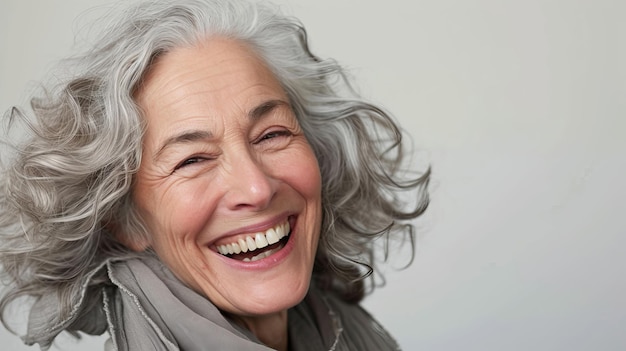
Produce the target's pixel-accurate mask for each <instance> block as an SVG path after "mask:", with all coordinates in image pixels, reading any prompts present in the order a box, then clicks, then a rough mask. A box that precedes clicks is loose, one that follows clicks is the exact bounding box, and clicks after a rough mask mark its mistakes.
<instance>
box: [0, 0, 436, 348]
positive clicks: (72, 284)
mask: <svg viewBox="0 0 626 351" xmlns="http://www.w3.org/2000/svg"><path fill="white" fill-rule="evenodd" d="M103 33H104V34H103V35H102V36H101V37H100V39H99V40H98V41H97V42H96V45H95V46H94V47H93V48H92V49H90V50H89V51H87V52H85V53H84V54H83V55H81V56H77V57H74V58H72V59H70V60H68V61H67V64H68V65H70V66H71V68H72V71H73V72H75V74H74V75H73V76H71V77H69V78H68V79H67V80H65V81H62V82H60V83H59V84H58V85H57V87H56V88H53V89H50V90H49V91H47V92H46V93H45V94H44V95H43V97H40V98H35V99H33V100H32V102H31V105H32V112H33V116H34V118H32V119H31V118H29V116H26V113H25V112H21V110H17V109H13V110H12V111H9V113H8V114H7V116H8V117H7V120H15V121H23V122H25V123H26V125H27V127H28V130H29V132H30V135H31V136H30V138H29V139H28V140H27V141H26V142H25V143H22V144H20V145H18V146H15V148H14V151H15V153H14V157H13V159H12V160H10V162H7V163H6V164H4V165H3V170H2V171H3V174H2V177H1V181H0V182H1V183H0V234H1V235H2V248H1V249H0V263H1V264H2V267H3V270H4V272H3V273H4V278H5V282H6V283H7V284H8V286H9V290H8V291H7V292H6V293H5V294H4V296H3V297H2V299H1V300H0V312H1V313H2V320H3V323H5V325H6V320H5V318H4V312H5V311H6V310H7V307H8V305H9V304H10V303H11V302H13V301H15V300H16V299H18V298H20V297H33V298H34V299H42V298H44V297H50V296H53V297H54V298H55V299H56V300H57V301H58V305H59V309H58V314H57V315H52V316H51V317H50V318H51V320H50V325H53V324H54V323H58V322H59V321H62V320H64V319H66V318H68V316H69V315H71V313H72V308H74V307H75V306H76V304H77V303H78V301H79V300H80V295H81V291H82V287H83V286H85V285H86V284H90V286H91V288H94V289H95V288H97V287H98V285H99V284H104V283H105V280H106V277H96V278H95V279H92V280H89V273H90V272H92V271H93V270H94V269H95V268H96V267H98V266H100V265H101V264H102V262H104V261H105V260H107V259H109V258H112V257H125V256H131V255H136V253H133V252H132V251H131V250H128V249H127V248H126V247H124V245H122V244H121V243H120V242H119V240H118V238H116V236H115V233H119V232H123V233H130V234H128V235H130V237H128V238H127V240H130V241H132V240H133V236H135V238H137V237H141V236H145V235H149V233H147V232H146V230H145V228H144V225H143V224H142V221H141V218H140V217H139V216H138V215H137V213H136V211H135V210H134V207H133V204H132V201H131V192H132V185H133V177H134V174H135V173H136V171H137V169H138V167H139V164H140V160H141V140H142V135H143V122H142V117H141V111H140V109H139V108H138V107H137V105H136V103H135V102H134V100H133V94H134V93H135V92H136V90H137V89H138V88H139V87H140V85H141V82H142V78H143V77H144V76H145V74H146V72H147V71H148V70H149V69H150V67H151V64H152V63H153V62H154V61H155V60H158V57H159V56H160V55H162V54H164V53H167V52H168V51H171V50H173V49H175V48H177V47H181V46H191V45H194V44H197V43H199V42H201V41H206V40H207V39H208V38H211V37H224V38H232V39H234V40H238V41H241V42H243V43H246V44H247V45H249V46H250V47H251V48H252V49H253V50H254V51H255V52H256V53H257V54H258V55H259V56H260V57H261V58H262V59H263V60H264V61H265V62H266V64H267V65H268V67H269V68H270V69H271V70H272V71H273V73H274V74H275V75H276V76H277V78H278V80H279V81H280V82H281V84H282V86H283V88H284V89H285V91H286V92H287V94H288V96H289V99H290V102H291V104H292V107H293V108H294V110H295V113H296V116H297V118H298V120H299V123H300V125H301V126H302V128H303V130H304V131H305V134H306V137H307V139H308V141H309V143H310V144H311V146H312V148H313V150H314V152H315V154H316V156H317V159H318V162H319V165H320V170H321V174H322V186H323V189H322V202H323V204H322V206H323V223H322V233H321V236H320V243H319V249H318V254H317V258H316V264H315V268H314V277H315V279H317V280H318V283H319V284H320V285H321V286H322V287H325V288H329V289H333V290H335V291H337V292H338V293H340V294H341V295H342V296H343V297H344V299H346V300H352V301H359V300H360V299H361V298H362V297H363V294H364V292H365V290H366V286H365V285H364V280H365V278H366V277H368V276H370V274H371V273H372V271H373V269H374V267H375V262H376V258H377V256H376V255H378V254H380V253H378V251H377V250H375V247H374V240H375V239H379V238H382V239H383V242H385V243H386V242H388V241H390V240H392V239H393V238H404V239H407V240H408V242H409V243H410V245H411V248H413V246H414V237H415V234H414V226H413V225H412V224H411V223H410V220H412V219H414V218H416V217H418V216H419V215H420V214H422V213H423V212H424V211H425V209H426V207H427V205H428V194H427V189H426V187H427V184H428V179H429V174H430V172H429V170H427V171H426V172H424V173H423V174H421V175H418V176H414V177H413V178H410V177H406V173H403V168H402V167H403V166H404V153H403V149H402V146H403V143H402V132H401V130H400V129H399V127H398V126H397V124H396V123H395V122H394V120H393V119H392V118H391V117H390V116H389V115H388V114H387V113H385V112H384V111H383V110H382V109H380V108H378V107H376V106H374V105H372V104H370V103H368V102H367V101H364V100H363V99H361V98H360V97H359V96H358V94H356V93H355V92H354V90H353V89H352V87H351V86H350V83H349V80H348V79H347V78H346V76H345V73H344V70H343V69H342V68H341V66H339V65H338V64H337V63H336V62H335V61H333V60H325V59H320V58H318V57H317V56H315V55H313V54H312V53H311V52H310V50H309V48H308V43H307V37H306V32H305V30H304V28H303V27H302V25H301V24H300V23H299V22H298V21H297V20H295V19H293V18H290V17H286V16H283V15H282V14H280V12H279V11H277V9H276V8H274V7H272V6H269V5H262V4H258V3H257V4H254V3H245V2H240V1H232V0H187V1H172V0H168V1H155V2H146V3H142V4H139V5H137V6H134V7H132V8H131V10H128V11H126V12H124V13H122V14H121V16H120V17H119V18H118V20H117V21H116V22H114V23H113V24H112V25H110V26H109V28H108V29H107V30H105V31H104V32H103ZM15 121H14V122H15ZM406 192H410V193H411V194H413V195H414V198H413V200H414V202H415V204H414V205H413V206H411V207H410V208H408V209H407V208H405V207H407V206H406V204H405V202H404V201H401V198H400V196H401V194H403V193H406ZM382 254H383V259H384V258H386V257H387V254H388V252H387V247H386V246H385V247H384V248H383V252H382ZM373 287H374V284H370V286H369V288H370V289H373ZM90 298H91V297H90V296H87V299H88V300H87V301H86V302H84V303H83V305H84V306H92V305H94V304H95V303H96V301H94V300H93V298H91V299H92V300H89V299H90ZM81 308H82V310H81V311H79V313H87V311H88V309H89V308H88V307H81ZM62 328H63V329H66V330H68V331H70V332H72V331H75V330H85V329H84V326H79V325H77V324H76V323H74V324H66V325H63V326H62ZM81 328H82V329H81ZM60 331H61V330H56V331H53V332H52V333H51V335H56V334H58V333H59V332H60ZM54 333H56V334H54ZM52 338H53V336H52ZM50 342H52V339H44V340H43V341H41V344H42V346H45V345H46V344H47V345H49V344H50Z"/></svg>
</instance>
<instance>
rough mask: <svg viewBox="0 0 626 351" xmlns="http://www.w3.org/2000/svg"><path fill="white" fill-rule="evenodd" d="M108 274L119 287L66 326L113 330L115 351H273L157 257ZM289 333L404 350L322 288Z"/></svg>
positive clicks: (334, 343) (296, 338) (297, 342)
mask: <svg viewBox="0 0 626 351" xmlns="http://www.w3.org/2000/svg"><path fill="white" fill-rule="evenodd" d="M102 269H106V271H107V274H108V278H109V280H110V282H111V283H112V284H108V285H106V286H105V287H104V288H102V289H101V290H100V291H101V293H100V297H101V303H100V304H99V306H94V307H93V308H90V309H87V311H91V312H90V313H89V314H88V315H81V316H75V317H74V320H72V321H66V324H67V323H69V322H71V323H72V325H74V326H76V325H79V326H80V328H81V329H80V330H83V331H86V332H89V333H92V334H100V333H102V332H103V329H108V332H109V334H110V335H111V339H110V340H109V341H108V342H107V345H105V349H106V350H107V351H109V350H118V351H148V350H150V351H178V350H184V351H200V350H242V351H248V350H249V351H269V350H272V349H271V348H269V347H267V346H265V345H263V344H262V343H261V342H260V341H259V340H258V339H257V338H256V337H255V336H254V335H253V334H252V333H251V332H250V331H248V330H247V329H245V328H242V327H240V326H239V325H237V324H235V323H233V322H231V321H230V320H229V319H228V318H226V317H225V316H224V315H223V314H222V313H221V312H220V311H219V310H218V309H217V307H215V306H214V305H213V304H212V303H211V302H210V301H209V300H208V299H206V298H205V297H203V296H202V295H200V294H198V293H196V292H195V291H193V290H192V289H190V288H188V287H187V286H185V285H184V284H183V283H182V282H181V281H180V280H178V279H177V278H176V277H175V276H174V275H173V273H172V272H171V271H170V270H169V269H167V268H166V267H165V266H164V265H163V264H162V263H161V262H160V261H159V260H158V259H156V258H153V257H144V258H135V259H129V260H123V261H110V262H107V263H106V267H102ZM86 292H87V289H86V288H85V291H83V294H85V293H86ZM84 300H86V299H84ZM87 300H88V299H87ZM36 315H37V313H35V316H33V314H31V320H30V321H29V335H30V336H31V337H30V339H29V336H28V335H27V337H26V338H25V342H27V343H33V342H39V341H37V340H36V338H33V337H32V335H38V334H42V330H44V329H43V326H42V325H38V324H37V320H35V321H33V319H32V318H33V317H37V316H36ZM105 316H106V318H105ZM48 329H49V328H48ZM48 329H46V330H48ZM288 331H289V350H290V351H314V350H315V351H319V350H334V351H345V350H363V351H369V350H376V351H384V350H399V346H398V344H397V343H396V341H395V340H394V339H393V338H392V337H391V336H390V335H389V334H388V333H387V332H386V331H385V330H384V328H383V327H382V326H381V325H380V324H378V323H377V322H376V321H375V320H374V319H373V318H372V317H371V316H370V315H369V314H368V313H367V312H366V311H365V310H363V309H362V308H361V307H360V306H359V305H356V304H347V303H345V302H343V301H342V300H340V299H339V298H337V297H336V296H334V294H332V293H330V292H320V291H319V290H318V289H316V288H315V287H314V286H312V287H311V288H310V289H309V292H308V294H307V296H306V297H305V299H304V300H303V301H302V302H301V303H300V304H298V305H297V306H295V307H293V308H291V309H290V310H289V311H288ZM29 341H30V342H29Z"/></svg>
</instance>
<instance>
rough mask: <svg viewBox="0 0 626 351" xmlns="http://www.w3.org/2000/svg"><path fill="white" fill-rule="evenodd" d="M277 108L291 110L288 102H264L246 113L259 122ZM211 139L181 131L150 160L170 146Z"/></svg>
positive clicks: (207, 134) (200, 132)
mask: <svg viewBox="0 0 626 351" xmlns="http://www.w3.org/2000/svg"><path fill="white" fill-rule="evenodd" d="M279 106H286V107H289V108H291V105H290V104H289V103H288V102H286V101H283V100H268V101H264V102H262V103H261V104H260V105H258V106H256V107H255V108H253V109H252V110H250V111H249V112H248V119H250V120H252V121H256V120H259V119H260V118H261V117H263V116H265V115H267V114H268V113H269V112H270V111H272V110H274V109H275V108H277V107H279ZM211 138H213V133H211V132H209V131H206V130H199V129H196V130H186V131H183V132H182V133H180V134H177V135H174V136H171V137H169V138H167V139H166V140H165V141H164V142H163V143H162V144H161V147H159V149H158V151H157V152H155V153H154V156H153V157H152V158H153V159H154V160H156V159H158V158H159V157H160V156H161V154H162V153H163V151H165V149H167V148H168V147H170V146H172V145H175V144H186V143H192V142H197V141H202V140H210V139H211Z"/></svg>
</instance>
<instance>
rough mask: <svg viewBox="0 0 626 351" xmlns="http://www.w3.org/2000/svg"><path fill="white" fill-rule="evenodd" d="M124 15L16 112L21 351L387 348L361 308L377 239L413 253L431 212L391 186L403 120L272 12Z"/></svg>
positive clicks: (194, 10) (7, 216) (2, 224)
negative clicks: (19, 127)
mask: <svg viewBox="0 0 626 351" xmlns="http://www.w3.org/2000/svg"><path fill="white" fill-rule="evenodd" d="M122 13H124V14H125V15H121V17H120V19H119V20H118V21H117V22H114V24H113V25H112V26H111V28H108V29H106V30H105V32H104V33H105V34H104V35H103V36H102V37H101V38H100V39H99V40H98V41H97V42H96V44H95V46H94V47H93V48H92V49H90V50H88V51H87V53H85V54H84V55H82V56H77V57H76V58H74V59H72V60H71V61H69V62H70V63H71V67H72V69H73V70H74V73H73V74H72V78H71V79H68V81H66V82H62V83H61V84H60V85H59V86H58V87H53V88H52V89H50V91H51V93H49V94H46V95H45V96H44V97H43V98H35V99H33V111H32V112H33V117H34V118H32V119H31V118H29V115H28V113H27V112H22V111H21V110H19V109H14V110H13V113H12V114H11V115H12V117H13V118H11V120H12V121H13V123H18V122H19V121H20V120H21V121H24V122H26V125H27V126H28V127H29V128H30V132H31V137H30V138H29V139H28V140H27V141H26V142H25V143H23V144H20V143H16V144H15V145H14V147H15V148H14V150H15V153H14V154H13V159H12V162H11V163H9V164H8V165H7V167H6V169H5V170H4V171H5V174H6V177H4V178H3V179H2V187H1V191H0V206H1V208H0V230H1V233H2V235H3V237H2V240H3V246H2V251H0V262H1V263H2V265H3V268H4V274H5V276H6V278H7V279H8V281H9V282H10V290H9V291H8V293H7V294H6V295H4V296H3V298H2V300H1V303H0V310H1V311H2V312H5V311H6V308H7V306H8V305H9V304H11V303H12V302H14V301H16V299H18V298H19V297H23V296H28V297H33V298H35V304H34V305H33V306H32V308H31V314H30V321H29V329H28V332H27V335H26V336H25V337H24V340H25V342H26V343H27V344H34V343H39V344H40V346H41V347H42V349H47V348H48V347H49V345H50V344H51V343H52V341H53V340H54V339H55V337H56V336H57V335H58V334H59V333H60V332H62V331H69V332H78V331H83V332H87V333H91V334H102V333H105V332H108V333H109V334H110V336H111V339H110V342H109V343H108V345H107V348H108V349H116V350H207V349H212V350H213V349H219V350H221V349H236V350H267V349H268V347H269V348H271V349H276V350H387V349H397V348H398V346H397V344H396V343H395V341H394V340H393V338H392V337H391V336H390V335H389V334H388V333H387V332H386V331H385V330H384V329H383V328H382V327H381V326H380V325H379V324H378V323H376V321H375V320H374V319H373V318H372V317H371V316H370V315H369V314H368V313H367V312H365V311H364V310H363V309H362V308H361V307H360V306H359V305H358V302H359V301H360V300H361V299H362V298H363V296H364V293H365V292H366V291H367V288H368V287H369V288H370V290H371V289H373V287H374V285H373V284H369V285H368V284H366V282H367V277H368V276H370V275H371V273H372V271H373V269H374V268H375V265H374V262H375V259H376V258H377V257H379V255H381V256H380V257H387V255H388V252H387V248H386V246H385V248H384V249H381V250H380V252H379V251H377V250H375V246H374V240H376V239H382V240H385V241H387V240H390V239H392V238H395V237H399V238H401V239H402V238H404V239H408V241H409V242H410V243H412V242H413V227H412V226H411V225H410V224H409V223H408V222H407V221H408V220H411V219H413V218H415V217H417V216H419V215H420V214H421V213H422V212H423V211H424V210H425V209H426V206H427V204H428V197H427V193H426V189H425V187H426V185H427V182H428V176H429V175H428V173H425V174H423V175H421V176H419V177H416V178H415V179H405V178H403V177H401V176H400V175H399V174H400V172H401V171H403V169H402V166H403V163H402V162H403V153H402V148H401V147H402V142H401V132H400V129H399V127H398V126H397V125H396V124H395V123H394V122H393V120H392V119H391V118H390V117H389V116H388V115H387V114H385V113H384V112H383V111H382V110H381V109H379V108H377V107H376V106H374V105H371V104H369V103H368V102H366V101H363V100H362V99H361V98H360V97H359V96H358V95H357V94H355V93H354V92H352V89H351V87H350V84H349V82H348V81H347V80H346V79H345V75H344V73H343V71H342V69H341V68H340V66H338V65H337V64H336V63H335V62H334V61H332V60H323V59H320V58H318V57H316V56H314V55H313V54H312V53H311V52H310V51H309V49H308V46H307V40H306V35H305V31H304V29H303V28H302V27H301V25H300V24H299V23H298V22H297V21H296V20H294V19H292V18H288V17H285V16H283V15H281V14H280V13H279V12H278V11H277V10H276V9H274V8H272V7H270V6H267V5H259V4H253V3H246V2H240V1H225V0H203V1H200V0H198V1H187V2H184V3H181V2H178V1H160V2H147V3H144V4H140V5H137V6H136V7H134V8H133V9H131V10H125V11H123V12H122ZM406 191H415V192H416V194H417V198H418V201H417V204H416V206H415V207H413V208H405V207H406V206H405V205H403V204H402V203H401V202H400V201H398V196H397V195H398V194H400V193H402V192H406ZM6 321H7V319H6V318H4V314H3V322H4V323H5V325H7V323H6Z"/></svg>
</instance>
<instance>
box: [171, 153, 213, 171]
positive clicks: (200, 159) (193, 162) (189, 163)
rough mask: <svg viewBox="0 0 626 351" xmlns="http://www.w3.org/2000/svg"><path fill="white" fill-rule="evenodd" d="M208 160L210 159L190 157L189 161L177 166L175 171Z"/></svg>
mask: <svg viewBox="0 0 626 351" xmlns="http://www.w3.org/2000/svg"><path fill="white" fill-rule="evenodd" d="M208 160H209V158H206V157H202V156H194V157H189V158H188V159H186V160H184V161H183V162H181V163H179V164H178V165H176V167H175V168H174V171H176V170H179V169H181V168H185V167H189V166H191V165H195V164H198V163H200V162H204V161H208Z"/></svg>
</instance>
